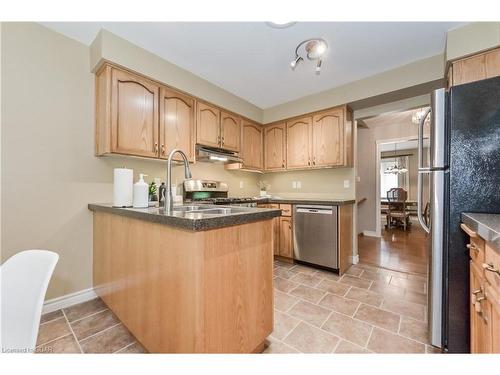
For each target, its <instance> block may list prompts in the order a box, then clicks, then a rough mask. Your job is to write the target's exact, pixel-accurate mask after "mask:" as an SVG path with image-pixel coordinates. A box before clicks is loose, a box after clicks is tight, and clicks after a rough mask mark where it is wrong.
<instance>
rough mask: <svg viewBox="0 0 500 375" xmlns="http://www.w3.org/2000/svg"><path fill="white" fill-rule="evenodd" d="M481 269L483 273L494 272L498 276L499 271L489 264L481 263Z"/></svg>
mask: <svg viewBox="0 0 500 375" xmlns="http://www.w3.org/2000/svg"><path fill="white" fill-rule="evenodd" d="M483 269H484V270H485V271H489V272H494V273H496V274H497V275H499V276H500V270H497V269H496V268H495V267H494V266H493V264H491V263H483Z"/></svg>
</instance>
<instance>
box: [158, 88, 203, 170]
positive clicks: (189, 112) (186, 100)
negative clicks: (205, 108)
mask: <svg viewBox="0 0 500 375" xmlns="http://www.w3.org/2000/svg"><path fill="white" fill-rule="evenodd" d="M194 103H195V102H194V99H193V98H191V97H189V96H186V95H183V94H181V93H178V92H176V91H174V90H170V89H167V88H165V87H162V88H161V90H160V157H161V158H163V159H166V158H167V157H168V154H169V153H170V151H172V150H173V149H176V148H178V149H180V150H182V151H184V153H185V154H186V155H187V157H188V159H189V161H191V162H194V130H195V129H194V110H195V108H194ZM175 160H181V157H180V156H179V155H176V156H175Z"/></svg>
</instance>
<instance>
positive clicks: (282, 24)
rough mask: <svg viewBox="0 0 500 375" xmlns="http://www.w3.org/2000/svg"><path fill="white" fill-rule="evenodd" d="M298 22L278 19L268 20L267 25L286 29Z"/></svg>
mask: <svg viewBox="0 0 500 375" xmlns="http://www.w3.org/2000/svg"><path fill="white" fill-rule="evenodd" d="M296 23H297V22H296V21H293V22H290V21H285V22H281V21H277V22H266V25H267V26H269V27H272V28H273V29H286V28H288V27H292V26H293V25H295V24H296Z"/></svg>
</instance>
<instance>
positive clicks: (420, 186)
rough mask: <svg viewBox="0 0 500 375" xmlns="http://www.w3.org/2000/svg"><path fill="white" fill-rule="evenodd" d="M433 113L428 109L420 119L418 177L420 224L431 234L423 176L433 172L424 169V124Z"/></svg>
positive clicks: (429, 169)
mask: <svg viewBox="0 0 500 375" xmlns="http://www.w3.org/2000/svg"><path fill="white" fill-rule="evenodd" d="M430 113H431V109H430V108H429V109H427V111H425V113H424V115H423V116H422V118H421V119H420V123H419V124H418V175H417V217H418V222H419V223H420V225H421V226H422V228H424V230H425V231H426V232H427V233H429V232H430V228H429V227H428V226H427V225H426V224H425V221H424V216H423V213H422V204H423V202H422V201H423V197H424V193H423V190H424V189H423V181H422V174H423V173H429V172H431V171H432V170H433V168H431V167H424V123H425V119H426V118H427V116H429V114H430Z"/></svg>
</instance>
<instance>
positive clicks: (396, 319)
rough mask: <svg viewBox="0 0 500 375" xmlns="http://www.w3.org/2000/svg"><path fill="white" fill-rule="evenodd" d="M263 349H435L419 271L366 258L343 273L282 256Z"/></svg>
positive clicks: (284, 351)
mask: <svg viewBox="0 0 500 375" xmlns="http://www.w3.org/2000/svg"><path fill="white" fill-rule="evenodd" d="M274 288H275V305H274V307H275V313H274V318H275V319H274V331H273V333H272V334H271V336H270V337H269V339H268V341H269V346H268V347H267V349H266V350H265V353H435V352H436V350H435V349H434V348H433V347H432V346H430V345H428V340H427V316H426V315H427V308H426V303H427V302H426V301H427V297H426V295H427V294H426V293H427V283H426V280H425V278H424V277H423V276H422V275H418V274H410V273H403V272H396V271H391V270H387V269H384V268H379V267H375V266H373V265H368V264H358V265H354V266H352V267H351V268H350V269H349V270H348V271H347V272H346V274H345V275H344V276H342V277H339V276H338V275H336V274H333V273H330V272H327V271H321V270H316V269H314V268H309V267H305V266H302V265H293V264H288V263H284V262H280V261H276V262H275V266H274Z"/></svg>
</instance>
